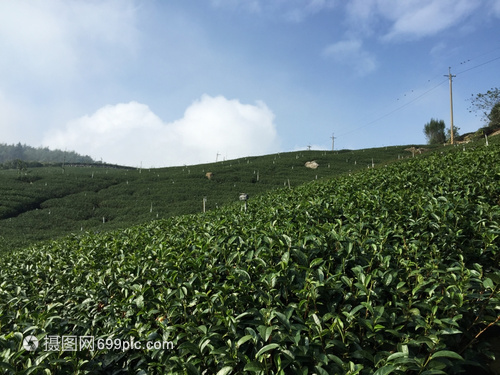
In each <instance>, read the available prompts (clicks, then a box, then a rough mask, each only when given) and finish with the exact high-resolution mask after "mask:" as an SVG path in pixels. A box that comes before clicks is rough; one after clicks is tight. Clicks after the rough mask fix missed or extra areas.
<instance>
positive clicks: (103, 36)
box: [0, 0, 136, 87]
mask: <svg viewBox="0 0 500 375" xmlns="http://www.w3.org/2000/svg"><path fill="white" fill-rule="evenodd" d="M135 35H136V30H135V10H134V8H133V1H132V0H124V1H119V0H104V1H78V0H67V1H64V0H44V1H36V2H33V1H24V0H19V1H2V2H0V50H2V59H0V69H1V70H2V71H3V72H8V75H7V77H6V78H8V79H9V80H12V81H15V83H14V84H13V85H15V84H17V82H18V81H19V80H32V81H36V82H37V83H38V84H40V83H41V82H44V83H45V84H46V85H47V84H48V85H51V87H53V86H54V84H55V83H64V82H66V81H67V80H68V79H71V78H76V77H79V76H80V75H81V74H82V73H83V74H84V73H86V72H87V73H88V72H92V71H96V70H99V69H101V71H103V70H104V69H102V68H108V67H109V65H106V66H104V65H105V64H104V63H103V61H104V60H103V57H104V56H105V57H109V55H110V54H112V53H122V52H124V51H126V52H127V54H129V53H133V51H134V48H135V47H134V46H135ZM114 61H116V60H114Z"/></svg>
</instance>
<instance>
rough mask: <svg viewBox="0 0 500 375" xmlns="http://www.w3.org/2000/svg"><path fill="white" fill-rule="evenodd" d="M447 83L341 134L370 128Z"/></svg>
mask: <svg viewBox="0 0 500 375" xmlns="http://www.w3.org/2000/svg"><path fill="white" fill-rule="evenodd" d="M446 81H448V80H447V79H445V80H443V81H441V82H439V83H438V84H437V85H436V86H434V87H432V88H431V89H429V90H427V91H425V92H424V93H422V94H420V95H419V96H417V97H416V98H414V99H412V100H410V101H409V102H407V103H405V104H403V105H401V106H399V107H397V108H396V109H393V110H392V111H390V112H388V113H386V114H385V115H383V116H380V117H378V118H376V119H375V120H373V121H370V122H368V123H367V124H365V125H362V126H359V127H357V128H354V129H352V130H350V131H348V132H346V133H342V134H341V136H344V135H347V134H351V133H353V132H355V131H357V130H359V129H362V128H366V127H367V126H369V125H371V124H373V123H375V122H377V121H380V120H382V119H384V118H386V117H388V116H390V115H392V114H393V113H394V112H397V111H399V110H401V109H403V108H404V107H407V106H408V105H410V104H411V103H413V102H415V101H417V100H418V99H420V98H421V97H423V96H425V95H427V94H428V93H429V92H431V91H433V90H435V89H437V88H438V87H439V86H441V85H442V84H443V83H445V82H446Z"/></svg>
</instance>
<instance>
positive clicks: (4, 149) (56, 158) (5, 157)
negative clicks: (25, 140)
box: [0, 143, 94, 168]
mask: <svg viewBox="0 0 500 375" xmlns="http://www.w3.org/2000/svg"><path fill="white" fill-rule="evenodd" d="M17 160H22V161H25V162H39V163H64V162H66V163H94V161H93V160H92V158H91V157H90V156H82V155H79V154H77V153H76V152H74V151H61V150H49V149H48V148H47V147H44V148H42V147H38V148H35V147H31V146H27V145H22V144H21V143H18V144H17V145H7V144H5V143H3V144H0V164H3V168H16V164H17V163H16V162H15V161H17ZM13 161H14V163H13Z"/></svg>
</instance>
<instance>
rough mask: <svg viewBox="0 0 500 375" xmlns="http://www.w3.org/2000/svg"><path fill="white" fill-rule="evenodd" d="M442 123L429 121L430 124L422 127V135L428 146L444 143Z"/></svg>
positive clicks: (440, 121) (433, 120)
mask: <svg viewBox="0 0 500 375" xmlns="http://www.w3.org/2000/svg"><path fill="white" fill-rule="evenodd" d="M444 128H445V125H444V121H443V120H436V119H431V121H430V122H428V123H427V124H425V126H424V134H425V137H426V138H427V143H428V144H430V145H435V144H442V143H445V142H446V135H445V133H444Z"/></svg>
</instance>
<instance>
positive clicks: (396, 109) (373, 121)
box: [332, 47, 500, 144]
mask: <svg viewBox="0 0 500 375" xmlns="http://www.w3.org/2000/svg"><path fill="white" fill-rule="evenodd" d="M499 48H500V47H499ZM496 50H498V48H496V49H494V50H493V51H490V52H488V53H485V54H482V55H480V56H479V57H481V56H485V55H487V54H489V53H491V52H494V51H496ZM471 60H473V59H468V60H465V61H464V62H462V63H460V64H466V63H467V62H469V61H471ZM496 60H500V56H498V57H495V58H494V59H491V60H488V61H485V62H484V63H481V64H478V65H475V66H473V67H471V68H469V69H465V70H462V71H460V72H458V73H456V74H455V75H453V76H452V77H456V76H457V75H458V74H463V73H465V72H468V71H470V70H473V69H476V68H479V67H481V66H484V65H486V64H489V63H491V62H493V61H496ZM450 74H451V73H450ZM446 77H448V79H446V80H443V81H440V82H439V83H438V84H437V85H435V86H433V87H432V88H430V89H429V90H427V91H425V92H424V93H422V94H420V95H419V96H417V97H416V98H414V99H412V100H410V101H409V102H407V103H405V104H403V105H401V106H399V107H397V108H395V109H393V110H392V111H390V112H388V113H386V114H384V115H382V116H380V117H377V118H376V119H374V120H372V121H370V122H368V123H366V124H365V125H362V126H359V127H357V128H354V129H351V130H349V131H348V132H345V133H342V134H341V135H340V136H344V135H347V134H351V133H353V132H356V131H358V130H359V129H363V128H365V127H367V126H369V125H372V124H374V123H375V122H378V121H380V120H382V119H384V118H386V117H388V116H390V115H392V114H393V113H395V112H397V111H399V110H401V109H403V108H405V107H407V106H408V105H410V104H412V103H414V102H415V101H417V100H418V99H420V98H422V97H423V96H425V95H427V94H428V93H430V92H431V91H433V90H435V89H436V88H438V87H439V86H441V85H442V84H443V83H445V82H446V81H448V80H449V79H450V77H449V75H446ZM433 80H434V79H433ZM430 81H431V80H429V81H428V82H430ZM412 92H413V90H412ZM405 96H406V94H405ZM397 100H399V98H398V99H397ZM452 121H453V120H452ZM332 136H333V135H332ZM335 138H337V137H335ZM332 144H333V139H332Z"/></svg>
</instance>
